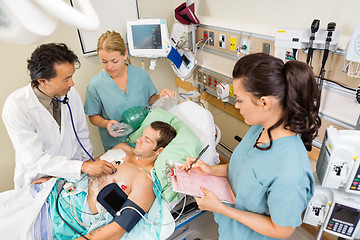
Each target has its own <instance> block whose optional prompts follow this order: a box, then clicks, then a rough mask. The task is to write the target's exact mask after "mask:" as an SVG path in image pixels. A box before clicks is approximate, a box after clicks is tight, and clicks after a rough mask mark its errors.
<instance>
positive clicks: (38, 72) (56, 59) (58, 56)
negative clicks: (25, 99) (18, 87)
mask: <svg viewBox="0 0 360 240" xmlns="http://www.w3.org/2000/svg"><path fill="white" fill-rule="evenodd" d="M61 63H74V64H75V65H76V68H79V67H80V61H79V59H78V57H77V56H76V54H75V53H74V52H73V51H71V50H70V49H69V48H68V47H67V46H66V45H65V44H64V43H48V44H42V45H40V46H38V47H37V48H36V49H35V51H34V52H33V53H32V54H31V57H30V59H28V60H27V69H28V70H29V71H30V78H31V86H32V87H37V86H38V85H39V82H38V81H37V80H38V79H40V78H44V79H47V80H49V79H51V78H54V77H56V70H55V64H61Z"/></svg>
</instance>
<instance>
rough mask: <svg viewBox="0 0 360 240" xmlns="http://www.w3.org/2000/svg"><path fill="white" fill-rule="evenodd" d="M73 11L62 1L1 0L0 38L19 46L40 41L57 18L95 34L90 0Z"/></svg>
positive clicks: (78, 4)
mask: <svg viewBox="0 0 360 240" xmlns="http://www.w3.org/2000/svg"><path fill="white" fill-rule="evenodd" d="M76 5H77V6H78V7H79V8H78V9H76V8H73V7H72V6H70V5H69V4H67V3H65V1H63V0H52V1H48V0H16V1H14V0H1V1H0V39H2V40H5V41H8V42H12V43H19V44H31V43H35V42H39V41H41V40H43V39H45V38H46V37H48V36H50V35H51V34H52V33H53V32H54V31H55V28H56V25H57V19H60V20H62V21H63V22H65V23H67V24H69V25H72V26H75V27H77V28H79V29H82V30H86V31H94V30H96V29H97V28H98V27H99V25H100V21H99V18H98V16H97V14H96V12H95V10H94V8H93V6H92V4H91V2H90V0H82V1H77V4H76Z"/></svg>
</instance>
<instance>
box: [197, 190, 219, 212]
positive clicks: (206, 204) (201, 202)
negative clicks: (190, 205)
mask: <svg viewBox="0 0 360 240" xmlns="http://www.w3.org/2000/svg"><path fill="white" fill-rule="evenodd" d="M200 189H201V191H202V192H203V193H204V195H205V196H204V197H202V198H199V197H194V198H195V200H196V203H197V205H198V206H199V209H200V210H207V211H211V212H219V211H220V209H221V207H223V206H224V204H223V203H222V202H221V201H220V200H219V198H218V197H217V196H216V195H215V194H214V193H213V192H210V191H209V190H207V189H206V188H204V187H203V186H201V187H200Z"/></svg>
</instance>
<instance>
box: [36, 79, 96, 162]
mask: <svg viewBox="0 0 360 240" xmlns="http://www.w3.org/2000/svg"><path fill="white" fill-rule="evenodd" d="M41 87H42V89H43V90H44V92H45V94H46V95H47V96H49V97H51V96H50V95H49V94H48V93H47V92H46V90H45V88H44V84H41ZM51 98H53V99H55V100H56V101H57V102H59V103H63V104H66V105H67V107H68V108H69V113H70V119H71V125H72V128H73V131H74V133H75V137H76V139H77V141H78V143H79V144H80V146H81V148H82V149H83V150H84V151H85V153H86V154H87V155H88V156H89V157H90V159H91V160H93V161H94V162H95V159H94V158H93V156H91V154H90V153H89V152H88V151H87V150H86V148H85V147H84V146H83V145H82V143H81V141H80V139H79V136H78V135H77V132H76V129H75V124H74V120H73V115H72V111H71V108H70V104H69V98H68V97H67V94H65V97H64V99H63V100H61V99H58V98H57V97H51Z"/></svg>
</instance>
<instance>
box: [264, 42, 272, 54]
mask: <svg viewBox="0 0 360 240" xmlns="http://www.w3.org/2000/svg"><path fill="white" fill-rule="evenodd" d="M270 51H271V45H270V44H269V43H263V45H262V52H263V53H267V54H270Z"/></svg>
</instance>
